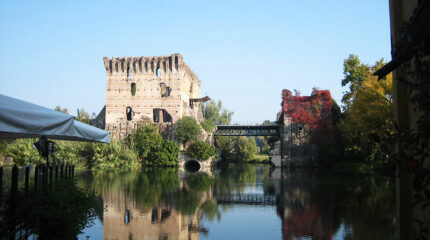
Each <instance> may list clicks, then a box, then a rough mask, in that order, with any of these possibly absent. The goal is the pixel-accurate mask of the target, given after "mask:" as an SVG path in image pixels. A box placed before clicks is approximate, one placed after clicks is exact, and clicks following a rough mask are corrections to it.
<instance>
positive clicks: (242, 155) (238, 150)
mask: <svg viewBox="0 0 430 240" xmlns="http://www.w3.org/2000/svg"><path fill="white" fill-rule="evenodd" d="M234 150H235V158H236V160H238V161H249V160H251V159H252V158H253V157H254V155H255V153H256V152H257V148H256V144H255V139H254V138H249V139H248V138H247V137H243V136H242V137H237V138H236V139H235V142H234Z"/></svg>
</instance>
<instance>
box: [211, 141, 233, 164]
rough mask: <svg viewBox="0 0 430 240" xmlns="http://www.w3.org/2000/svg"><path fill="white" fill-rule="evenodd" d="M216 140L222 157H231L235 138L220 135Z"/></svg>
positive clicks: (223, 158) (225, 158)
mask: <svg viewBox="0 0 430 240" xmlns="http://www.w3.org/2000/svg"><path fill="white" fill-rule="evenodd" d="M215 142H216V146H217V147H218V149H219V150H220V155H221V156H220V157H221V159H222V160H227V159H231V158H232V154H233V151H234V138H232V137H227V136H219V137H217V138H216V139H215Z"/></svg>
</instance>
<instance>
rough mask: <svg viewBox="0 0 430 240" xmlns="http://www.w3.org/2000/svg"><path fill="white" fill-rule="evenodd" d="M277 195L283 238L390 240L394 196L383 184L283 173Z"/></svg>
mask: <svg viewBox="0 0 430 240" xmlns="http://www.w3.org/2000/svg"><path fill="white" fill-rule="evenodd" d="M277 187H278V189H276V192H277V193H278V192H279V194H277V195H278V196H279V203H278V205H277V211H278V214H279V216H280V217H281V219H282V234H283V239H294V238H299V237H311V238H312V239H332V238H333V236H334V235H335V234H336V233H337V237H339V238H340V239H394V222H393V221H394V215H395V214H394V208H395V206H394V192H393V186H392V185H391V184H390V183H389V182H388V181H387V180H386V179H385V180H384V179H376V178H373V177H355V178H351V177H348V178H346V177H345V176H336V175H329V174H322V173H315V172H310V171H293V170H284V171H282V173H281V181H280V185H278V186H277Z"/></svg>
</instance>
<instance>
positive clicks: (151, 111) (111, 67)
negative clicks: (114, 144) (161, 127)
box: [103, 54, 202, 138]
mask: <svg viewBox="0 0 430 240" xmlns="http://www.w3.org/2000/svg"><path fill="white" fill-rule="evenodd" d="M103 62H104V66H105V69H106V80H107V85H106V106H105V129H106V130H108V131H109V132H110V133H111V135H112V137H113V138H117V137H119V138H123V137H126V136H128V135H129V134H131V132H132V131H134V130H135V129H136V128H137V127H138V126H139V123H141V122H155V123H167V122H168V123H175V122H176V121H178V120H179V119H181V118H182V117H184V116H193V117H195V118H196V119H199V120H201V119H202V114H201V111H200V110H199V105H198V104H199V103H197V102H194V103H193V104H191V101H190V100H191V99H198V98H200V88H201V82H200V80H199V78H198V77H197V75H196V74H195V73H194V72H193V71H191V69H190V68H189V67H188V66H187V65H186V64H185V63H184V61H183V57H182V55H180V54H172V55H170V56H155V57H117V58H108V57H104V58H103Z"/></svg>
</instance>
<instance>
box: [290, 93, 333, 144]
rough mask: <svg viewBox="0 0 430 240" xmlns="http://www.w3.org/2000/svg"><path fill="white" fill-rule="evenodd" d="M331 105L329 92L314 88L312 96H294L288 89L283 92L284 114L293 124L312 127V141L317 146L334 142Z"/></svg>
mask: <svg viewBox="0 0 430 240" xmlns="http://www.w3.org/2000/svg"><path fill="white" fill-rule="evenodd" d="M331 104H332V99H331V94H330V91H329V90H317V89H315V88H314V89H313V91H312V94H311V96H293V95H292V93H291V92H290V91H289V90H287V89H284V90H283V91H282V112H283V113H284V114H287V115H288V116H289V117H291V119H292V121H293V122H299V123H302V124H304V125H307V126H308V127H310V128H311V129H312V130H313V134H312V140H313V142H314V143H317V144H318V143H323V142H325V141H330V142H331V141H333V126H332V123H331V119H332V116H331Z"/></svg>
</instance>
